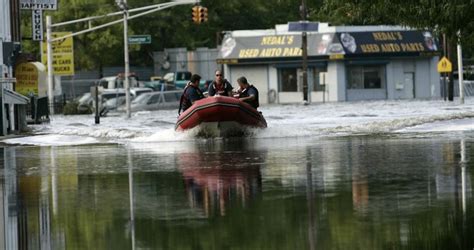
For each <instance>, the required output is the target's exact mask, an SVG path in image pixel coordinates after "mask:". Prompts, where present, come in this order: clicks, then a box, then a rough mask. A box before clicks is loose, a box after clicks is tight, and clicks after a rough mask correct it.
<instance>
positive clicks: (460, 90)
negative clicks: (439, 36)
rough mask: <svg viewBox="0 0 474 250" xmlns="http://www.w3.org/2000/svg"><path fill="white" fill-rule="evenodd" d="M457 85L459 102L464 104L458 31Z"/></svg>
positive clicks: (459, 35)
mask: <svg viewBox="0 0 474 250" xmlns="http://www.w3.org/2000/svg"><path fill="white" fill-rule="evenodd" d="M457 50H458V84H459V102H460V104H464V71H463V65H462V48H461V31H458V46H457Z"/></svg>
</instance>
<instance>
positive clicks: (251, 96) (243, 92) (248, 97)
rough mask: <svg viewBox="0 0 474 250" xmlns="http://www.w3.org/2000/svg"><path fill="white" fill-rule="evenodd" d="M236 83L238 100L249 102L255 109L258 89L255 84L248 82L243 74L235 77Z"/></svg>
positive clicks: (257, 103) (257, 104)
mask: <svg viewBox="0 0 474 250" xmlns="http://www.w3.org/2000/svg"><path fill="white" fill-rule="evenodd" d="M237 84H239V87H240V89H239V90H238V91H237V93H238V94H239V96H238V98H239V100H241V101H243V102H246V103H248V104H250V106H252V107H254V108H255V109H257V108H258V106H260V105H259V102H258V89H257V88H255V86H253V85H251V84H249V82H248V81H247V78H245V77H244V76H242V77H239V79H237Z"/></svg>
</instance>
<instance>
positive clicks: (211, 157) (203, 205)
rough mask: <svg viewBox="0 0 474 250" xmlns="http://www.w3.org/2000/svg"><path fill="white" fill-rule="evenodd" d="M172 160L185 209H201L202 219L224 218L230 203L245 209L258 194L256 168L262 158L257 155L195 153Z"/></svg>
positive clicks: (180, 155) (259, 184)
mask: <svg viewBox="0 0 474 250" xmlns="http://www.w3.org/2000/svg"><path fill="white" fill-rule="evenodd" d="M176 157H177V164H178V169H179V171H180V172H181V174H182V176H183V179H184V186H185V190H186V193H187V197H188V202H189V205H190V206H191V207H192V208H199V209H202V211H203V212H204V214H205V216H206V217H210V216H212V215H214V214H219V215H220V216H225V215H226V208H227V207H228V206H229V203H231V202H232V206H241V207H246V206H247V203H248V202H249V201H250V200H251V199H252V198H254V197H256V196H257V195H259V194H260V193H261V192H262V176H261V173H260V167H261V165H262V164H264V162H265V158H264V155H263V154H261V153H258V152H256V153H247V154H246V155H242V154H237V155H234V154H232V153H225V152H207V153H205V152H199V151H198V152H190V153H182V154H179V155H177V156H176ZM242 157H243V158H242ZM249 159H251V160H250V161H249Z"/></svg>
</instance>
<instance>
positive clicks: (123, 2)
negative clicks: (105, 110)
mask: <svg viewBox="0 0 474 250" xmlns="http://www.w3.org/2000/svg"><path fill="white" fill-rule="evenodd" d="M116 2H117V5H118V6H119V8H120V9H122V10H123V54H124V55H123V57H124V63H125V73H124V85H125V86H124V88H125V106H126V107H125V110H126V113H127V118H130V117H131V116H132V113H131V112H130V111H131V110H130V81H129V79H128V76H129V75H130V60H129V59H130V58H129V55H128V6H127V0H117V1H116Z"/></svg>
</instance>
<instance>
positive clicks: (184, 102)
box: [178, 74, 204, 114]
mask: <svg viewBox="0 0 474 250" xmlns="http://www.w3.org/2000/svg"><path fill="white" fill-rule="evenodd" d="M200 81H201V76H199V75H197V74H194V75H192V76H191V80H190V81H189V83H188V84H187V85H186V87H185V88H184V91H183V94H182V95H181V100H180V102H179V110H178V114H180V113H181V110H182V111H185V110H186V109H188V108H189V107H191V106H192V105H193V104H194V102H195V101H197V100H200V99H203V98H204V94H203V93H202V91H201V90H200V89H199V82H200Z"/></svg>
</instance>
